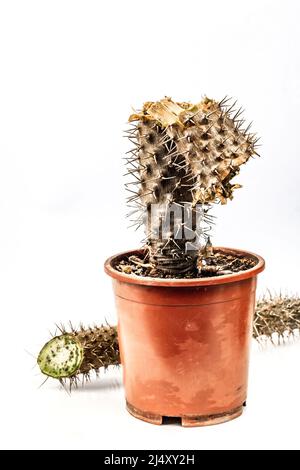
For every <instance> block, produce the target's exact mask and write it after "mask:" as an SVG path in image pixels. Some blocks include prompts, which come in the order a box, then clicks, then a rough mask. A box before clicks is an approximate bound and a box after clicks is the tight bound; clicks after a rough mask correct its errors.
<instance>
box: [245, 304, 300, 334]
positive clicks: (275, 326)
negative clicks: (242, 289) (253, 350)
mask: <svg viewBox="0 0 300 470" xmlns="http://www.w3.org/2000/svg"><path fill="white" fill-rule="evenodd" d="M297 329H300V298H299V297H297V296H294V297H288V296H282V295H279V296H276V295H275V296H272V295H269V296H267V297H265V298H263V299H261V300H258V302H257V304H256V310H255V316H254V322H253V336H254V338H255V339H269V340H271V341H278V342H280V341H281V340H284V339H285V338H287V337H293V336H294V332H295V330H297ZM273 335H274V336H273Z"/></svg>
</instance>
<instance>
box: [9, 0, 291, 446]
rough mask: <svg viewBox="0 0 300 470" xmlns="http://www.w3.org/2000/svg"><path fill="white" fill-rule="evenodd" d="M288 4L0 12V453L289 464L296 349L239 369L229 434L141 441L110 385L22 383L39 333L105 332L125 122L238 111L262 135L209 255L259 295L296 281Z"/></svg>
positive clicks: (83, 5)
mask: <svg viewBox="0 0 300 470" xmlns="http://www.w3.org/2000/svg"><path fill="white" fill-rule="evenodd" d="M299 13H300V4H299V2H298V1H297V0H295V1H291V0H286V1H285V2H282V1H276V0H270V1H266V0H265V1H264V0H252V1H251V2H247V3H246V2H240V1H232V0H231V1H230V0H228V1H227V2H223V1H210V2H201V1H199V0H198V1H188V0H186V1H185V2H181V1H174V0H173V1H164V2H161V1H155V0H152V1H151V2H150V3H149V2H148V3H147V4H145V3H143V4H142V3H141V2H137V1H128V2H121V1H120V2H117V1H113V0H112V1H110V2H100V1H89V2H84V1H81V2H78V1H74V0H73V1H63V0H60V1H55V0H53V1H52V2H46V1H41V0H39V1H26V2H23V1H19V2H18V1H14V0H10V1H2V2H1V3H0V67H1V73H0V217H1V219H0V220H1V230H0V289H1V292H0V309H1V346H0V348H1V358H2V361H1V379H0V380H1V399H2V407H1V408H2V409H1V426H0V434H1V436H0V446H1V447H3V448H33V449H34V448H100V449H101V448H110V449H113V448H123V449H130V448H169V449H172V448H178V449H179V448H187V449H189V448H203V449H208V448H299V447H300V446H299V437H298V427H299V418H300V412H299V406H298V404H299V386H300V379H299V366H298V364H299V347H300V346H299V344H295V345H291V346H288V347H285V348H280V349H277V350H273V349H270V350H268V351H267V352H263V353H262V352H259V351H255V352H254V353H253V355H252V363H251V377H250V390H249V401H248V403H249V406H248V408H247V410H246V412H245V414H244V415H243V417H242V418H239V419H238V420H236V421H233V422H230V423H228V424H224V425H221V426H215V427H210V428H205V429H199V428H198V429H181V428H179V427H174V426H167V427H160V428H158V427H155V426H151V425H148V424H145V423H142V422H139V421H137V420H134V419H133V418H131V417H130V416H129V415H128V414H127V413H126V412H125V409H124V400H123V391H122V389H121V388H120V387H119V386H118V384H119V380H120V378H119V377H120V373H119V372H116V374H117V376H116V377H117V378H115V375H114V373H109V374H107V375H106V376H105V378H104V379H102V381H101V380H99V381H93V383H92V384H91V385H90V386H88V387H86V388H85V389H83V390H79V391H77V392H75V393H74V394H73V395H72V397H69V396H68V395H67V394H66V393H65V392H63V391H60V390H59V389H58V387H57V385H56V383H55V382H50V380H49V381H48V382H47V383H46V384H45V385H44V386H43V387H42V388H41V389H38V388H37V387H38V384H40V383H41V382H42V380H43V379H42V377H41V376H35V374H36V373H38V370H37V369H34V370H32V369H31V368H32V366H33V365H34V362H35V361H34V359H33V358H32V357H31V356H30V355H29V354H27V353H26V352H25V350H28V351H29V352H30V353H32V354H33V355H36V354H37V352H38V351H39V348H40V347H41V346H42V344H43V342H44V341H46V340H47V339H48V333H47V330H48V328H50V329H53V325H54V323H55V322H60V321H62V322H67V321H68V320H69V319H71V320H72V321H73V322H74V323H75V324H76V323H77V322H79V321H83V322H85V323H92V322H101V321H102V320H103V319H104V317H106V318H107V319H108V320H110V321H111V322H115V321H116V319H115V312H114V305H113V298H112V293H111V290H110V281H109V279H107V278H106V277H105V275H104V274H103V271H102V264H103V261H104V260H105V258H106V257H108V256H109V255H111V254H112V253H116V252H118V251H121V250H123V249H127V248H133V247H136V246H138V245H139V240H140V239H141V238H142V234H141V233H135V232H133V231H132V230H130V229H128V230H127V229H126V226H127V222H126V221H125V218H124V214H125V212H126V209H125V205H124V190H123V187H122V174H123V173H124V168H123V162H122V160H121V157H122V156H123V154H124V152H125V151H126V150H127V148H128V147H127V145H128V144H127V143H125V142H124V139H123V138H122V130H123V128H124V123H125V122H126V119H127V116H128V113H129V112H130V106H131V105H132V106H136V107H139V106H140V105H141V103H142V102H143V101H144V100H150V99H159V98H161V97H162V96H164V95H169V96H172V97H173V98H174V99H178V100H192V101H196V100H199V99H200V98H201V95H202V94H207V95H208V96H212V97H215V98H216V99H218V98H220V99H221V98H222V97H223V96H224V95H225V94H229V95H233V96H235V97H237V98H238V99H239V101H240V103H241V104H242V105H243V106H244V107H245V108H246V110H247V112H246V115H247V116H248V118H249V119H250V120H252V119H253V120H254V122H255V124H254V128H255V130H257V132H258V133H259V134H260V135H261V136H262V142H263V147H262V150H261V153H262V155H263V158H262V159H257V160H253V161H251V162H249V164H248V165H247V166H246V167H245V168H243V169H242V171H241V175H240V177H239V178H238V182H241V183H242V184H244V188H243V189H241V190H238V191H236V195H235V199H234V200H233V201H232V202H230V203H229V204H228V206H227V207H220V208H218V210H217V215H218V224H217V227H216V231H215V236H214V239H213V241H214V243H215V244H222V245H227V246H235V247H240V248H246V249H249V250H252V251H256V252H258V253H260V254H262V255H263V256H264V257H265V258H266V261H267V270H266V271H265V273H264V274H263V275H261V276H260V284H259V289H260V291H263V290H264V289H265V288H266V287H270V288H272V289H279V288H282V289H283V290H284V291H285V290H287V291H290V292H295V291H297V290H298V282H299V274H298V271H299V268H298V266H299V261H300V260H299V250H298V238H299V209H300V207H299V182H300V181H299V129H298V126H299V117H298V114H299V107H300V92H299V79H300V58H299V52H298V44H299V40H300V32H299V27H298V26H299V25H298V21H299Z"/></svg>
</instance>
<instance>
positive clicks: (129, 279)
mask: <svg viewBox="0 0 300 470" xmlns="http://www.w3.org/2000/svg"><path fill="white" fill-rule="evenodd" d="M214 248H215V249H216V250H221V251H223V252H225V253H234V254H239V255H244V256H249V257H252V258H256V259H257V264H256V266H254V267H253V268H250V269H247V270H245V271H241V272H239V273H233V274H226V275H222V276H215V277H202V278H192V279H172V278H170V279H169V278H168V279H163V278H155V277H145V276H135V275H130V274H126V273H121V272H119V271H117V270H116V269H115V268H114V267H113V264H115V263H116V261H118V259H120V258H123V257H124V256H130V255H136V254H140V253H142V252H143V248H140V249H138V250H128V251H123V252H121V253H118V254H116V255H113V256H111V257H110V258H108V259H107V260H106V261H105V263H104V270H105V272H106V274H108V275H109V276H110V277H112V278H113V279H117V280H118V281H121V282H125V283H127V284H138V285H144V286H161V287H193V286H199V287H200V286H212V285H220V284H227V283H230V282H237V281H242V280H244V279H249V278H251V277H254V276H256V275H257V274H259V273H261V272H262V271H263V270H264V268H265V260H264V259H263V258H262V257H261V256H259V255H257V254H255V253H252V252H251V251H246V250H241V249H237V248H226V247H219V246H216V247H214Z"/></svg>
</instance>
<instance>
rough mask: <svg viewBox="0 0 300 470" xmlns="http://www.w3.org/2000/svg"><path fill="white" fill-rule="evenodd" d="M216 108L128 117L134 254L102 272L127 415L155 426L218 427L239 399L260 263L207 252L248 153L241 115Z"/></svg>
mask: <svg viewBox="0 0 300 470" xmlns="http://www.w3.org/2000/svg"><path fill="white" fill-rule="evenodd" d="M234 107H235V103H233V104H231V103H230V101H229V100H228V99H227V98H225V99H223V100H222V101H220V102H217V101H214V100H211V99H208V98H204V99H203V100H202V101H201V102H200V103H198V104H196V105H191V104H189V103H177V102H174V101H172V100H171V99H170V98H164V99H162V100H160V101H158V102H146V103H145V104H144V105H143V108H142V110H141V111H140V112H136V113H135V114H132V115H131V116H130V118H129V122H130V125H131V128H130V129H129V130H128V132H127V135H128V137H129V140H130V141H131V142H132V143H133V144H134V148H133V149H131V150H129V152H128V153H127V163H128V170H127V174H128V175H129V177H130V178H131V180H130V181H129V182H127V183H126V187H127V189H128V190H129V197H128V201H127V202H128V205H129V206H130V211H131V215H136V219H135V220H136V223H137V224H138V225H144V227H145V232H146V239H145V245H144V246H143V248H141V249H139V250H135V251H130V252H125V253H121V254H118V255H115V256H112V257H111V258H109V259H108V260H107V261H106V263H105V270H106V273H107V274H108V275H109V276H111V277H112V279H113V288H114V292H115V298H116V306H117V312H118V319H119V322H118V337H119V343H120V354H121V361H122V364H123V374H124V384H125V393H126V403H127V409H128V411H129V412H130V413H131V414H132V415H134V416H135V417H137V418H140V419H143V420H145V421H148V422H151V423H156V424H161V423H162V422H163V421H164V419H165V418H168V417H173V418H178V419H179V420H180V422H181V424H182V425H183V426H202V425H207V424H215V423H220V422H224V421H228V420H230V419H233V418H235V417H237V416H239V415H240V414H241V413H242V409H243V404H244V403H245V401H246V394H247V372H248V356H249V342H250V338H251V323H252V316H253V313H254V306H255V288H256V277H257V274H258V273H259V272H261V271H262V270H263V269H264V261H263V259H262V258H261V257H260V256H258V255H256V254H253V253H249V252H245V251H241V250H238V249H229V248H221V247H213V246H212V243H211V241H210V234H211V228H212V224H213V215H212V214H211V209H212V207H213V205H214V203H221V204H225V203H226V202H227V201H228V200H229V199H232V196H233V191H234V190H235V189H236V188H238V187H240V186H239V185H238V184H235V183H232V178H233V177H234V176H235V175H237V173H238V172H239V170H240V166H241V165H242V164H244V163H246V162H247V161H248V160H249V159H250V157H252V156H254V155H256V154H257V138H256V137H255V135H254V134H252V133H250V131H249V126H248V127H247V128H246V129H245V126H244V121H243V119H242V118H241V113H242V110H241V109H238V110H234Z"/></svg>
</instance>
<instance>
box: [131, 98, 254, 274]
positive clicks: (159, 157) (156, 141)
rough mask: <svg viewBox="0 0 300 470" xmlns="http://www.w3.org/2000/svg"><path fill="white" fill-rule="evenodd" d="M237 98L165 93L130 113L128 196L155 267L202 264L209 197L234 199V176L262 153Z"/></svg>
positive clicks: (177, 270)
mask: <svg viewBox="0 0 300 470" xmlns="http://www.w3.org/2000/svg"><path fill="white" fill-rule="evenodd" d="M235 106H236V102H234V103H231V102H230V100H229V99H228V98H224V99H223V100H222V101H219V102H217V101H215V100H212V99H209V98H204V99H203V100H202V101H201V102H200V103H198V104H195V105H193V104H190V103H177V102H174V101H172V100H171V99H170V98H164V99H162V100H160V101H157V102H146V103H145V104H144V106H143V109H142V110H141V111H140V112H136V113H135V114H132V115H131V116H130V118H129V122H130V123H131V125H132V127H131V129H129V130H128V131H127V134H128V137H129V139H130V141H131V142H132V143H133V144H134V148H133V149H132V150H130V151H129V152H128V157H127V162H128V173H129V174H130V175H132V176H133V180H132V181H130V182H129V183H127V189H128V190H129V191H130V196H129V198H128V204H129V205H130V206H131V207H132V208H133V211H132V212H131V214H133V213H134V212H137V214H138V215H137V218H136V219H135V221H136V223H137V224H138V225H143V224H144V225H145V228H146V240H147V247H148V250H149V263H150V265H151V266H152V274H154V275H158V276H159V275H167V276H172V275H173V276H176V275H177V274H180V275H184V274H185V273H195V272H196V271H197V261H198V260H199V253H203V252H204V253H205V252H206V250H204V248H205V246H207V247H208V246H210V241H209V230H210V228H211V224H212V220H213V219H212V216H211V215H210V214H209V209H210V207H211V204H212V203H215V202H220V203H221V204H225V203H226V202H227V200H228V199H232V197H233V191H234V189H236V188H239V187H240V185H239V184H234V183H232V182H231V180H232V178H233V177H234V176H236V175H237V173H239V170H240V166H241V165H242V164H244V163H246V162H247V161H248V160H249V158H250V157H252V156H254V155H258V154H257V141H258V138H257V137H256V135H255V134H252V133H251V132H250V126H251V124H250V125H249V126H248V127H247V128H244V120H243V119H242V117H241V114H242V112H243V111H242V109H241V108H239V109H235ZM199 267H200V269H201V262H200V263H198V268H199Z"/></svg>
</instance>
